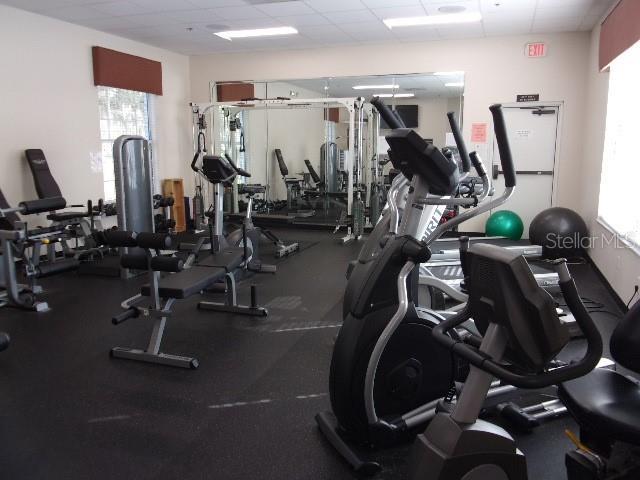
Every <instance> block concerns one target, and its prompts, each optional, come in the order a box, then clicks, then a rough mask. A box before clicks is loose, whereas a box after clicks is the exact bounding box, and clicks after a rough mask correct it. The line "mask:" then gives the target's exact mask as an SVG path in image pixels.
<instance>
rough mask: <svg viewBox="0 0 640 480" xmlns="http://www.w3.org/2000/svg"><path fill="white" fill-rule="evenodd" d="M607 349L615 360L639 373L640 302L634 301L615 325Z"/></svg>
mask: <svg viewBox="0 0 640 480" xmlns="http://www.w3.org/2000/svg"><path fill="white" fill-rule="evenodd" d="M609 349H610V350H611V355H612V356H613V358H614V359H615V361H616V362H618V363H619V364H620V365H622V366H623V367H625V368H628V369H629V370H633V371H634V372H636V373H640V302H636V303H635V304H634V305H633V307H631V309H630V310H629V311H628V312H627V314H626V315H625V316H624V317H623V318H622V320H620V323H618V325H617V326H616V329H615V330H614V331H613V335H611V340H610V342H609Z"/></svg>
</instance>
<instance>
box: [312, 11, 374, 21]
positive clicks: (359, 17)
mask: <svg viewBox="0 0 640 480" xmlns="http://www.w3.org/2000/svg"><path fill="white" fill-rule="evenodd" d="M323 15H324V16H325V17H326V18H328V19H329V20H330V21H331V22H333V23H335V24H337V25H339V24H342V23H356V22H373V21H376V20H378V18H377V17H376V16H375V15H374V14H373V13H371V10H349V11H347V12H327V13H324V14H323Z"/></svg>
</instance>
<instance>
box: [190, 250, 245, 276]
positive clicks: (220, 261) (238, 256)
mask: <svg viewBox="0 0 640 480" xmlns="http://www.w3.org/2000/svg"><path fill="white" fill-rule="evenodd" d="M243 261H244V249H242V248H226V249H224V250H222V251H220V252H218V253H215V254H213V255H209V256H207V257H206V258H204V259H203V260H201V261H199V262H198V266H199V267H215V268H224V269H225V270H226V271H227V273H231V272H232V271H234V270H235V269H236V268H238V267H239V266H240V265H242V262H243Z"/></svg>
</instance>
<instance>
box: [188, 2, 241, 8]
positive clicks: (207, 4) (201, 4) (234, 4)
mask: <svg viewBox="0 0 640 480" xmlns="http://www.w3.org/2000/svg"><path fill="white" fill-rule="evenodd" d="M188 2H189V3H191V4H193V5H194V6H196V7H199V8H217V7H241V6H243V5H246V4H247V2H245V1H244V0H188Z"/></svg>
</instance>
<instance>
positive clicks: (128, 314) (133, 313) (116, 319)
mask: <svg viewBox="0 0 640 480" xmlns="http://www.w3.org/2000/svg"><path fill="white" fill-rule="evenodd" d="M139 315H140V312H139V311H138V309H137V308H136V307H129V308H127V309H126V310H125V311H124V312H122V313H120V314H118V315H115V316H113V317H112V318H111V323H113V324H114V325H119V324H121V323H122V322H126V321H127V320H129V319H130V318H136V317H138V316H139Z"/></svg>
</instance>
